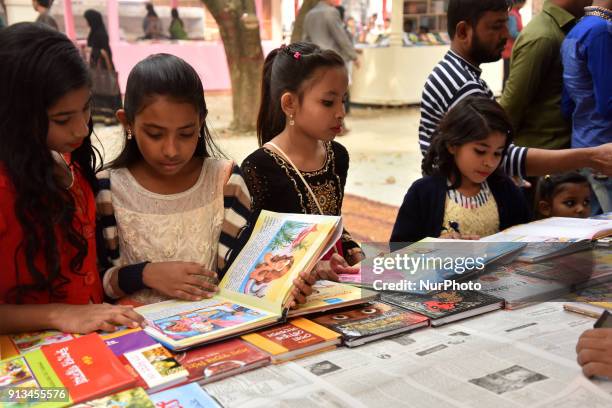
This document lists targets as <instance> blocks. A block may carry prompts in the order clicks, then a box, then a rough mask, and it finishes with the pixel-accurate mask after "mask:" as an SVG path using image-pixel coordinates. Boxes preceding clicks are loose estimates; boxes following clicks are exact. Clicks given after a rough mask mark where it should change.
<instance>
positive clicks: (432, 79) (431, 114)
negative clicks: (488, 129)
mask: <svg viewBox="0 0 612 408" xmlns="http://www.w3.org/2000/svg"><path fill="white" fill-rule="evenodd" d="M481 73H482V71H481V70H480V68H478V67H476V66H474V65H472V64H470V63H469V62H468V61H466V60H465V59H463V58H461V57H460V56H459V55H457V54H456V53H455V52H453V51H449V52H447V53H446V55H445V56H444V58H443V59H442V61H440V62H439V63H438V65H436V66H435V67H434V69H433V71H432V72H431V74H429V77H428V78H427V81H426V82H425V87H424V88H423V95H422V97H421V121H420V123H419V146H420V148H421V152H422V153H423V155H425V153H427V150H428V149H429V146H430V144H431V137H432V135H433V134H434V132H435V130H436V128H437V127H438V124H439V123H440V121H441V120H442V118H443V117H444V115H446V112H448V111H449V110H450V109H451V108H452V107H453V106H455V105H456V104H457V103H458V102H459V101H461V100H462V99H463V98H465V97H467V96H470V95H481V96H486V97H488V98H491V99H494V98H495V97H494V96H493V92H492V91H491V89H489V86H488V85H487V83H486V82H485V81H484V80H483V79H482V78H481V77H480V75H481ZM526 157H527V148H526V147H519V146H515V145H513V144H512V145H510V147H509V148H508V152H507V155H506V157H505V158H504V163H503V166H504V169H505V171H506V174H508V175H510V176H515V175H516V176H520V177H523V176H524V175H525V158H526Z"/></svg>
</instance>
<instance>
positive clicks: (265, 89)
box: [257, 48, 285, 146]
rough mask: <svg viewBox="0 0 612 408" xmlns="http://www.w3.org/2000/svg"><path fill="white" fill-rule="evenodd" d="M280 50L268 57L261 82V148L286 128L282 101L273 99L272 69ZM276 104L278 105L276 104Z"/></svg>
mask: <svg viewBox="0 0 612 408" xmlns="http://www.w3.org/2000/svg"><path fill="white" fill-rule="evenodd" d="M280 50H281V49H280V48H276V49H274V50H272V52H270V53H269V54H268V56H267V57H266V60H265V62H264V66H263V77H262V80H261V105H260V106H259V114H258V115H257V140H258V142H259V146H263V145H264V144H266V143H268V142H269V141H270V140H272V138H273V137H274V136H276V135H278V134H279V133H280V132H282V131H283V129H284V128H285V115H284V114H283V112H282V111H281V109H280V101H274V100H273V99H272V89H271V85H272V67H273V66H274V61H276V57H277V55H278V53H279V52H280ZM275 102H276V103H275Z"/></svg>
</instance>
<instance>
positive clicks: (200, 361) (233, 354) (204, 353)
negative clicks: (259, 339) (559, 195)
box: [174, 339, 270, 385]
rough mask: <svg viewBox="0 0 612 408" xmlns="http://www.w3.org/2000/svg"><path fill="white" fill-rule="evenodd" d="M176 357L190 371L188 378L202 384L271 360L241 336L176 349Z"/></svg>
mask: <svg viewBox="0 0 612 408" xmlns="http://www.w3.org/2000/svg"><path fill="white" fill-rule="evenodd" d="M174 357H175V358H176V360H177V361H178V362H179V363H180V364H181V365H182V366H183V367H184V368H185V369H186V370H187V371H188V372H189V377H188V378H187V380H188V381H198V383H199V384H200V385H205V384H208V383H210V382H213V381H218V380H221V379H223V378H226V377H230V376H233V375H236V374H239V373H242V372H245V371H249V370H254V369H255V368H259V367H263V366H266V365H268V364H270V356H269V355H268V354H266V353H264V352H263V351H261V350H259V349H258V348H257V347H254V346H252V345H250V344H249V343H247V342H245V341H243V340H240V339H230V340H227V341H223V342H219V343H215V344H210V345H208V346H204V347H199V348H196V349H193V350H189V351H185V352H181V353H178V354H176V355H175V356H174Z"/></svg>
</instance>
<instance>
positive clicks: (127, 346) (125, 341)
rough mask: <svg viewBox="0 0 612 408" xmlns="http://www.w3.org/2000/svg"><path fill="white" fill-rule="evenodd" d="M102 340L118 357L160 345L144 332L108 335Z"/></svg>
mask: <svg viewBox="0 0 612 408" xmlns="http://www.w3.org/2000/svg"><path fill="white" fill-rule="evenodd" d="M102 338H103V339H104V342H105V343H106V345H107V346H108V348H110V349H111V351H112V352H113V354H115V355H116V356H120V355H122V354H125V353H127V352H130V351H134V350H138V349H141V348H144V347H147V346H154V345H156V344H158V343H157V341H155V339H153V338H152V337H151V336H149V335H148V334H147V333H146V332H145V331H143V330H137V331H131V330H130V331H128V332H120V333H117V334H107V335H105V336H102Z"/></svg>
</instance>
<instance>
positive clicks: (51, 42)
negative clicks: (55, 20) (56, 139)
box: [0, 23, 100, 303]
mask: <svg viewBox="0 0 612 408" xmlns="http://www.w3.org/2000/svg"><path fill="white" fill-rule="evenodd" d="M0 61H2V63H1V64H0V84H2V85H1V86H0V101H2V103H0V166H2V170H4V171H5V172H6V174H7V175H8V178H9V179H10V180H11V183H12V187H13V188H14V191H15V215H16V217H17V220H18V221H19V223H20V224H21V228H22V230H23V240H22V242H21V243H20V245H19V246H18V248H17V251H16V253H15V255H14V259H15V263H16V265H19V262H17V259H19V258H24V259H25V264H26V270H25V271H21V270H18V271H17V280H18V282H19V280H20V279H19V276H22V274H30V276H31V278H32V281H33V282H34V283H33V284H31V285H24V284H19V283H18V285H17V287H16V288H14V289H13V291H12V293H11V294H10V295H9V296H10V297H11V302H14V303H22V302H23V301H24V299H25V297H26V296H27V294H28V292H30V291H46V292H48V293H49V294H50V295H52V296H54V297H59V298H61V297H62V296H64V295H65V293H63V291H62V286H64V284H66V283H67V282H68V278H67V277H66V276H65V275H64V273H65V272H66V271H62V270H61V269H60V251H61V250H62V249H61V248H58V242H57V235H56V231H57V230H58V229H59V230H60V231H62V233H63V234H64V235H65V239H66V240H67V242H68V243H69V245H70V246H72V247H73V248H75V249H76V255H75V256H74V257H73V258H72V259H71V261H70V268H71V271H72V272H74V273H77V271H78V270H79V269H80V268H81V267H82V265H83V260H84V259H85V257H86V255H87V252H88V246H87V241H86V240H85V238H84V237H83V236H82V235H81V233H80V232H79V231H77V230H76V229H75V227H74V225H73V219H74V215H75V211H76V205H75V201H74V198H73V197H72V195H71V194H70V193H69V192H68V191H67V190H66V189H65V188H63V187H61V186H60V185H59V184H58V182H57V181H56V180H55V179H54V176H53V174H54V172H53V170H54V166H55V165H56V164H55V161H54V159H53V157H52V155H51V151H50V150H49V147H48V146H47V134H48V129H49V118H48V116H47V111H48V109H49V108H50V107H51V106H53V104H55V103H56V102H57V101H58V100H59V99H60V98H61V97H63V96H64V95H66V94H67V93H68V92H71V91H74V90H77V89H80V88H83V87H88V88H89V87H91V80H90V77H89V71H88V69H87V66H86V65H85V62H84V61H83V59H82V58H81V55H80V53H79V51H78V50H77V49H76V47H75V46H74V44H73V43H72V41H70V40H69V39H68V38H67V37H66V36H65V35H64V34H62V33H59V32H57V31H55V30H53V29H51V28H49V27H47V26H45V25H42V24H33V23H19V24H14V25H12V26H10V27H7V28H4V29H2V30H0ZM92 130H93V122H92V121H91V119H90V121H89V136H88V137H86V138H85V139H84V141H83V143H82V145H81V146H80V147H79V148H77V149H76V150H74V151H73V152H72V155H71V160H72V163H71V164H72V165H73V166H74V168H75V171H80V172H81V173H82V174H83V175H84V177H85V178H86V179H87V181H88V182H89V184H90V186H91V187H92V189H93V190H94V193H95V192H96V191H97V182H96V177H95V169H96V163H98V160H99V158H100V156H99V153H98V151H97V150H96V149H95V148H93V146H92V145H91V133H92ZM41 252H42V253H43V254H44V260H45V261H44V264H43V265H42V266H40V265H39V266H37V265H35V263H34V260H35V259H36V258H37V255H39V254H40V253H41Z"/></svg>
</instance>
